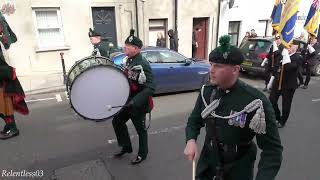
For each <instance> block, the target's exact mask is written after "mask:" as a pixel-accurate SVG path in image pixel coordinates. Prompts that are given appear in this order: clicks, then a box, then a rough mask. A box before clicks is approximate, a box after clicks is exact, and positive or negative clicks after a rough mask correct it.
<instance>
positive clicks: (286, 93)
mask: <svg viewBox="0 0 320 180" xmlns="http://www.w3.org/2000/svg"><path fill="white" fill-rule="evenodd" d="M294 92H295V89H282V90H280V91H279V90H278V89H277V88H276V87H273V88H272V90H271V93H270V97H269V100H270V102H271V104H272V106H273V109H274V111H275V114H276V119H277V120H278V121H279V123H280V124H282V125H285V124H286V122H287V120H288V118H289V114H290V109H291V104H292V98H293V95H294ZM280 95H281V96H282V116H281V112H280V109H279V107H278V100H279V97H280Z"/></svg>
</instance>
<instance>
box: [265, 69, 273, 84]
mask: <svg viewBox="0 0 320 180" xmlns="http://www.w3.org/2000/svg"><path fill="white" fill-rule="evenodd" d="M271 74H272V72H271V69H270V68H269V67H268V65H267V64H266V67H265V68H264V83H265V86H266V87H267V85H268V83H269V81H270V77H271Z"/></svg>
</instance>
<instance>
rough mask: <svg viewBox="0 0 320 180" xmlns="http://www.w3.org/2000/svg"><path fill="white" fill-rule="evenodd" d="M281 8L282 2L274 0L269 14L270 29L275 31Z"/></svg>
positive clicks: (278, 22)
mask: <svg viewBox="0 0 320 180" xmlns="http://www.w3.org/2000/svg"><path fill="white" fill-rule="evenodd" d="M282 8H283V2H282V0H276V2H275V3H274V7H273V10H272V13H271V20H272V27H273V29H274V30H276V31H279V25H280V19H281V13H282Z"/></svg>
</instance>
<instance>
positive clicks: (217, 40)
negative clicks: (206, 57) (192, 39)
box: [216, 0, 223, 46]
mask: <svg viewBox="0 0 320 180" xmlns="http://www.w3.org/2000/svg"><path fill="white" fill-rule="evenodd" d="M222 1H223V0H219V2H218V18H217V34H216V45H217V46H218V43H219V28H220V9H221V2H222Z"/></svg>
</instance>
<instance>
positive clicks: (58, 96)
mask: <svg viewBox="0 0 320 180" xmlns="http://www.w3.org/2000/svg"><path fill="white" fill-rule="evenodd" d="M56 99H57V102H61V101H62V98H61V96H60V94H56Z"/></svg>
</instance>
